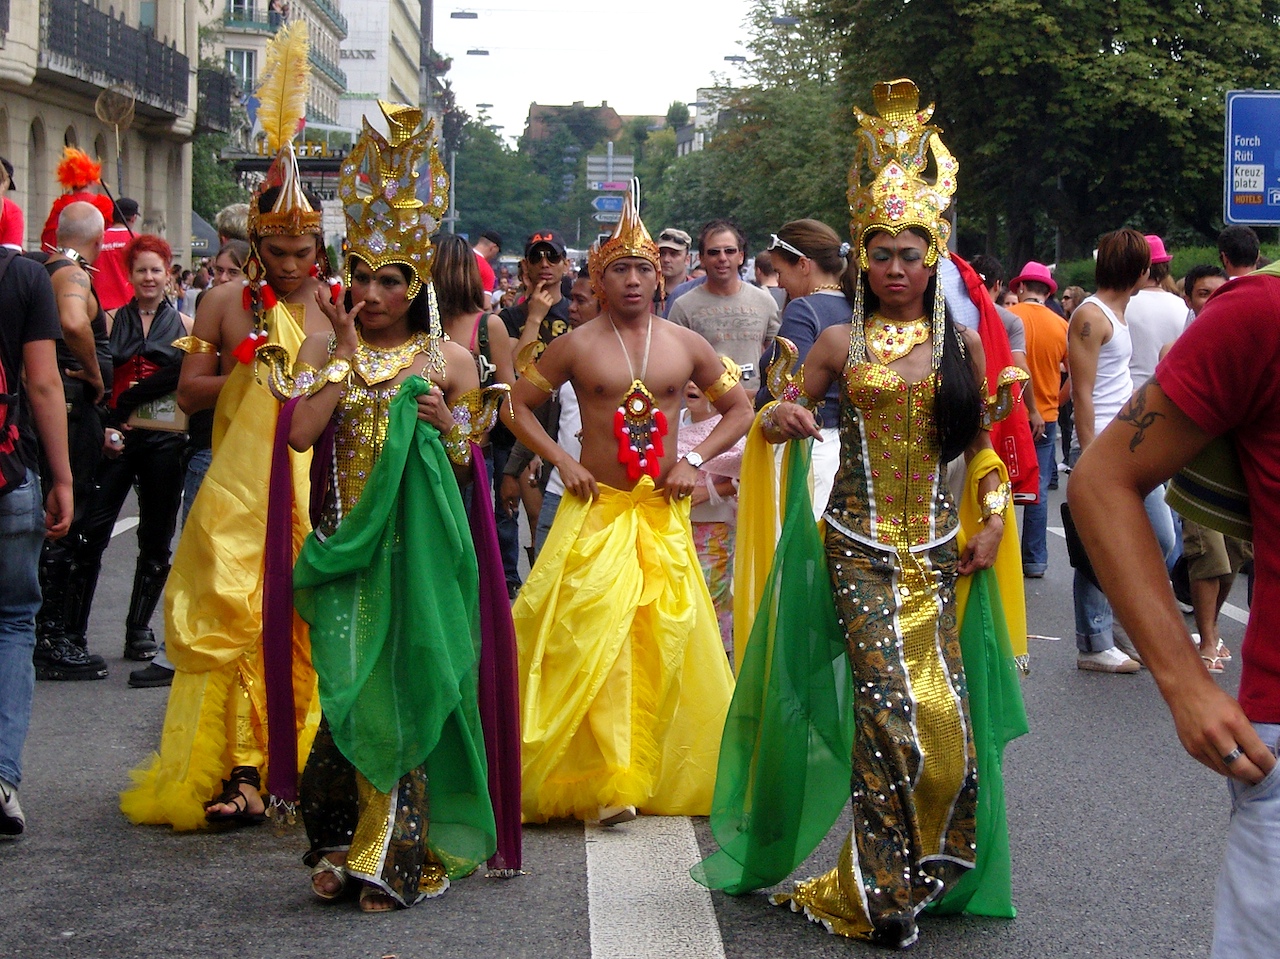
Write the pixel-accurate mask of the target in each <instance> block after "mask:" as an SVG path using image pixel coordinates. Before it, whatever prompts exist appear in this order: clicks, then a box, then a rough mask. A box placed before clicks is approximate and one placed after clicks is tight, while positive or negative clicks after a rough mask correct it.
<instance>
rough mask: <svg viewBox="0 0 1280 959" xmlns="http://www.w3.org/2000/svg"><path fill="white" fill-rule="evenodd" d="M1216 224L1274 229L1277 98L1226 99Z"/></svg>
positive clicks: (1279, 141)
mask: <svg viewBox="0 0 1280 959" xmlns="http://www.w3.org/2000/svg"><path fill="white" fill-rule="evenodd" d="M1222 174H1223V175H1222V193H1223V198H1222V207H1223V212H1222V218H1223V219H1224V220H1225V221H1226V222H1228V223H1247V224H1249V225H1251V226H1280V92H1266V91H1262V90H1231V91H1229V92H1228V93H1227V135H1226V162H1225V163H1224V164H1223V170H1222Z"/></svg>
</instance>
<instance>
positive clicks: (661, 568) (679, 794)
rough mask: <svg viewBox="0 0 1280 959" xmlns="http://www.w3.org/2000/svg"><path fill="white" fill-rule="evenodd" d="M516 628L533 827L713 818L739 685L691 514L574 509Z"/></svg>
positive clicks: (599, 505)
mask: <svg viewBox="0 0 1280 959" xmlns="http://www.w3.org/2000/svg"><path fill="white" fill-rule="evenodd" d="M512 615H513V618H514V619H515V626H516V638H517V642H518V644H519V654H520V681H521V690H520V708H521V718H522V729H523V777H522V778H523V812H524V819H525V821H526V822H543V821H545V820H547V819H549V818H552V817H559V816H576V817H578V818H581V819H591V818H594V817H595V815H596V814H597V810H598V809H599V807H601V806H623V805H633V806H636V807H637V808H638V809H639V810H640V811H641V812H644V813H650V814H655V815H668V816H691V815H694V816H705V815H707V814H708V812H709V811H710V809H711V797H712V791H713V788H714V785H715V775H716V761H717V756H718V754H719V750H720V733H721V730H722V728H723V726H724V717H725V713H726V711H727V709H728V706H729V700H730V698H731V696H732V691H733V679H732V675H731V673H730V670H729V664H728V661H727V659H726V657H725V655H724V648H723V646H722V645H721V641H720V632H719V629H718V627H717V625H716V617H715V611H714V609H713V607H712V604H711V597H710V594H709V593H708V592H707V586H706V582H705V581H704V580H703V578H702V573H701V569H700V567H699V565H698V557H697V553H696V552H695V551H694V547H693V534H692V530H691V528H690V526H689V502H688V500H681V501H677V502H675V503H668V501H667V500H666V498H665V497H664V496H663V494H662V493H661V492H660V491H658V490H657V489H655V488H654V484H653V480H652V479H650V478H649V477H647V476H646V477H643V478H642V479H641V480H640V482H639V483H637V484H636V486H635V488H634V489H632V490H630V491H624V490H617V489H611V488H610V487H608V486H603V485H602V486H600V495H599V497H598V498H597V499H596V500H595V501H594V502H590V501H587V500H583V499H580V498H578V497H576V496H565V498H564V499H563V500H562V501H561V503H560V508H559V509H558V510H557V512H556V520H555V525H554V526H552V528H551V533H550V535H549V537H548V539H547V543H546V545H545V546H544V547H543V550H542V553H541V554H540V555H539V558H538V562H537V565H535V566H534V568H533V570H532V571H531V572H530V574H529V579H528V581H527V582H526V583H525V585H524V588H523V589H522V590H521V592H520V596H519V597H518V598H517V600H516V603H515V607H514V609H513V610H512Z"/></svg>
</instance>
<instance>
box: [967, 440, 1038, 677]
mask: <svg viewBox="0 0 1280 959" xmlns="http://www.w3.org/2000/svg"><path fill="white" fill-rule="evenodd" d="M992 470H995V471H996V472H997V473H999V475H1000V482H1002V483H1007V482H1009V471H1008V469H1006V468H1005V465H1004V462H1003V461H1002V460H1001V459H1000V457H999V455H997V453H996V452H995V450H981V451H980V452H979V453H978V455H976V456H975V457H974V458H973V459H972V460H970V461H969V464H968V466H967V467H966V468H965V478H964V498H963V499H962V500H961V501H960V533H959V543H960V551H961V553H963V552H964V544H965V543H966V542H967V541H968V539H969V537H970V536H971V535H973V534H974V533H976V532H977V531H978V530H979V529H981V528H982V506H981V504H979V502H978V481H979V480H981V479H982V478H983V477H984V476H986V475H987V474H988V473H990V472H991V471H992ZM992 572H994V573H995V574H996V582H997V583H998V584H999V586H1000V608H1001V610H1002V611H1003V613H1004V621H1005V624H1006V626H1007V627H1008V629H1009V645H1010V646H1011V647H1012V649H1013V658H1014V660H1015V661H1016V662H1017V663H1018V666H1019V668H1020V669H1021V670H1022V671H1023V672H1024V673H1025V672H1027V670H1028V666H1029V662H1028V656H1027V598H1026V593H1025V592H1024V591H1023V586H1022V547H1021V546H1020V545H1019V543H1018V524H1017V522H1016V521H1015V519H1014V515H1013V499H1012V497H1010V499H1009V503H1008V505H1006V506H1005V509H1004V535H1003V536H1002V537H1001V539H1000V548H999V549H998V550H997V551H996V562H995V565H994V566H993V567H992ZM972 584H973V577H971V576H961V577H960V578H959V579H958V580H957V581H956V622H957V623H963V622H964V611H965V607H966V606H967V604H968V602H969V587H970V586H971V585H972Z"/></svg>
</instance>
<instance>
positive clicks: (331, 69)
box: [307, 47, 347, 90]
mask: <svg viewBox="0 0 1280 959" xmlns="http://www.w3.org/2000/svg"><path fill="white" fill-rule="evenodd" d="M307 58H308V59H309V60H310V61H311V64H312V66H314V67H316V68H317V69H319V70H320V72H321V73H323V74H324V75H325V76H327V77H328V78H329V79H330V80H332V81H333V82H334V83H336V84H337V85H338V88H339V89H341V90H346V89H347V74H346V72H345V71H344V70H343V69H342V68H341V67H339V66H338V65H337V64H336V63H334V62H333V61H332V60H330V59H329V58H328V57H326V56H325V55H324V54H323V53H317V52H316V48H315V47H312V48H311V52H310V53H309V55H308V57H307Z"/></svg>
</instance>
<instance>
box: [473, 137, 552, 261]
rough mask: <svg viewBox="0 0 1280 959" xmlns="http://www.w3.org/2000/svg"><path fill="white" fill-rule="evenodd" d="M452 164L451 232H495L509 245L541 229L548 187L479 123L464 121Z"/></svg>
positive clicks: (526, 159) (525, 159) (525, 158)
mask: <svg viewBox="0 0 1280 959" xmlns="http://www.w3.org/2000/svg"><path fill="white" fill-rule="evenodd" d="M461 141H462V143H461V148H460V149H459V150H458V155H457V159H456V160H455V161H454V177H455V180H454V197H455V200H454V202H455V204H456V205H457V207H458V222H457V223H456V224H455V225H454V229H455V230H456V231H457V232H459V233H466V234H467V235H468V236H471V237H478V236H479V235H480V233H481V232H483V231H484V230H497V231H498V232H499V233H501V234H502V235H503V236H504V237H506V238H508V242H509V243H511V245H512V246H515V245H518V244H519V243H520V242H522V241H523V239H524V238H525V237H527V236H528V235H529V234H531V233H533V232H534V231H535V230H538V229H541V228H542V226H543V219H542V218H543V210H544V208H545V202H546V196H547V193H548V184H547V180H546V178H545V177H543V176H540V175H539V174H538V173H537V172H536V171H535V170H534V167H533V163H532V161H531V160H530V158H529V157H528V156H525V155H524V154H521V153H517V152H516V151H515V150H512V149H511V148H510V147H508V146H507V145H506V144H505V143H504V142H503V141H502V139H501V137H499V136H498V135H497V133H495V132H494V131H493V130H490V129H489V128H488V127H487V126H485V124H484V122H483V121H481V120H468V121H467V122H466V123H465V124H464V125H463V127H462V131H461Z"/></svg>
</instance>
